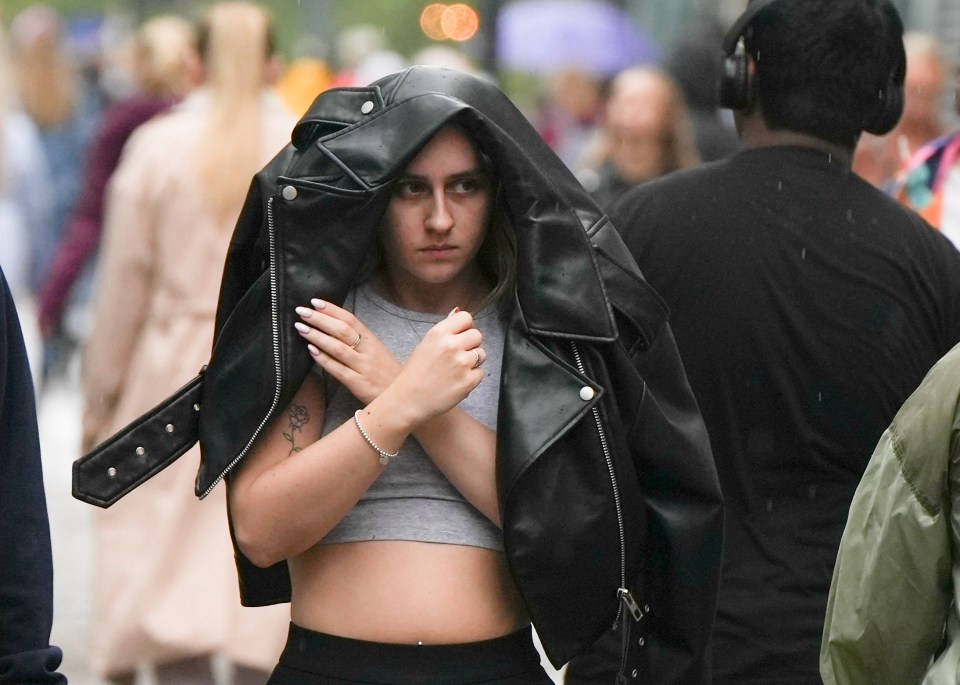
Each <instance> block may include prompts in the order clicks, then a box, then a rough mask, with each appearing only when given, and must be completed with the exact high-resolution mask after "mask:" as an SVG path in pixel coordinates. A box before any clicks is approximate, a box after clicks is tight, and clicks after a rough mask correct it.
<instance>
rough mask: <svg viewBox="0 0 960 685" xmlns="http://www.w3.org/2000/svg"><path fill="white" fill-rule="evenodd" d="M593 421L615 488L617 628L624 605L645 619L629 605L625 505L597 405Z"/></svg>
mask: <svg viewBox="0 0 960 685" xmlns="http://www.w3.org/2000/svg"><path fill="white" fill-rule="evenodd" d="M570 346H571V347H572V348H573V359H574V361H575V362H576V364H577V369H578V370H579V371H580V373H581V374H583V375H586V373H587V372H586V369H585V368H584V366H583V359H581V357H580V350H579V349H578V348H577V343H575V342H572V341H571V342H570ZM593 420H594V421H595V422H596V424H597V434H598V435H599V436H600V447H601V448H602V449H603V458H604V461H606V463H607V473H609V474H610V485H611V487H612V488H613V504H614V507H616V511H617V529H618V530H617V532H618V533H619V534H620V587H619V588H618V590H617V597H618V598H619V599H620V603H619V604H618V606H617V615H616V617H615V618H614V620H613V627H614V628H616V627H617V623H619V621H620V612H621V610H622V608H623V606H624V605H626V606H627V609H628V610H629V611H630V613H631V614H632V615H633V617H634V618H635V619H636V620H638V621H639V620H640V618H642V617H643V612H640V617H639V618H638V617H637V615H636V614H635V613H634V612H633V610H632V609H631V608H630V604H628V603H627V600H628V599H629V601H630V602H632V603H633V605H634V606H636V607H637V609H638V610H639V608H640V607H639V606H638V605H637V603H636V601H634V599H633V595H631V594H630V590H628V589H627V541H626V534H625V532H624V523H623V504H622V502H621V501H620V485H619V484H618V483H617V474H616V471H614V469H613V457H612V456H611V454H610V446H609V445H608V444H607V434H606V431H604V429H603V421H601V420H600V407H599V406H596V405H594V407H593Z"/></svg>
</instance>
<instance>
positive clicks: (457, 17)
mask: <svg viewBox="0 0 960 685" xmlns="http://www.w3.org/2000/svg"><path fill="white" fill-rule="evenodd" d="M420 28H421V29H422V30H423V32H424V33H425V34H426V35H427V37H428V38H431V39H433V40H454V41H458V42H462V41H465V40H470V39H471V38H473V37H474V36H475V35H476V33H477V31H478V30H479V29H480V15H478V14H477V11H476V10H475V9H473V8H472V7H471V6H470V5H467V4H464V3H455V4H453V5H447V4H445V3H439V2H435V3H431V4H429V5H427V6H426V7H424V8H423V11H422V12H421V13H420Z"/></svg>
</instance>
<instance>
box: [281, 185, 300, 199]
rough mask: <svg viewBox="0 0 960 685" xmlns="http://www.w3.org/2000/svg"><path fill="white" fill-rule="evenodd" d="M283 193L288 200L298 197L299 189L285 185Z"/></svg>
mask: <svg viewBox="0 0 960 685" xmlns="http://www.w3.org/2000/svg"><path fill="white" fill-rule="evenodd" d="M281 193H282V194H283V199H284V200H287V201H288V202H289V201H291V200H296V199H297V189H296V188H294V187H293V186H283V190H282V191H281Z"/></svg>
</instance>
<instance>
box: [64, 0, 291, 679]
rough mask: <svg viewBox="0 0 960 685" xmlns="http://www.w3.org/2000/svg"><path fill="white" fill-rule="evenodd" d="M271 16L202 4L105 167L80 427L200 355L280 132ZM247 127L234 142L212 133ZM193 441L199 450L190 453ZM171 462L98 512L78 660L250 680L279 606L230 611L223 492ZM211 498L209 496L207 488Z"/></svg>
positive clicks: (136, 404) (116, 415) (134, 404)
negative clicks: (190, 60) (224, 666)
mask: <svg viewBox="0 0 960 685" xmlns="http://www.w3.org/2000/svg"><path fill="white" fill-rule="evenodd" d="M271 32H272V29H271V22H270V18H269V16H268V14H267V13H266V11H265V10H264V9H262V8H261V7H259V6H257V5H253V4H249V3H243V2H240V3H234V2H228V3H220V4H216V5H214V6H212V7H211V8H210V10H209V11H208V13H207V14H206V15H205V17H204V19H203V21H202V22H201V24H200V26H199V31H198V44H197V48H198V50H197V54H198V55H199V59H200V68H201V75H202V84H201V85H200V87H199V88H198V89H197V90H195V91H194V92H193V93H191V94H190V95H189V96H188V97H187V98H186V99H185V100H184V101H183V102H181V103H180V104H179V105H176V106H175V107H173V108H172V109H171V110H170V111H169V112H167V113H164V114H161V115H159V116H157V117H156V118H154V119H151V120H150V121H149V122H147V123H145V124H143V125H142V126H140V127H139V128H138V129H137V130H136V131H135V132H134V133H133V135H132V136H131V137H130V139H129V141H128V143H127V145H126V146H125V148H124V151H123V155H122V158H121V161H120V164H119V167H118V169H117V171H116V172H115V174H114V175H113V176H112V178H111V180H110V184H109V187H108V196H107V200H106V210H105V225H104V246H103V250H104V252H103V257H102V260H103V261H102V262H101V268H100V270H99V282H98V289H97V291H96V293H95V296H94V325H93V327H92V330H91V334H90V338H89V340H88V343H87V346H86V349H85V351H84V358H83V393H84V400H85V406H84V417H83V440H84V445H85V446H89V445H91V444H93V443H95V442H97V441H99V440H103V439H104V438H105V437H107V436H109V435H110V434H111V433H113V432H114V431H115V430H116V429H117V428H118V427H120V426H122V425H124V424H125V423H127V422H129V421H131V420H133V419H134V418H136V417H137V416H139V415H140V414H141V413H143V411H144V410H145V409H147V408H148V407H150V406H152V404H153V403H155V402H156V401H158V400H159V399H162V398H163V397H164V396H165V395H166V394H167V393H168V392H170V391H172V390H174V389H175V388H176V386H177V382H178V381H177V378H178V376H180V375H182V374H186V373H187V372H188V370H189V371H190V372H193V371H195V370H196V369H197V368H199V367H200V366H201V365H202V364H203V363H204V361H205V360H206V359H207V358H208V356H209V350H210V346H211V342H212V334H213V320H214V313H215V308H216V301H217V291H218V289H219V284H220V271H221V266H220V265H222V264H223V260H224V256H225V254H226V252H227V246H228V244H229V242H230V233H231V230H232V228H233V224H234V222H235V220H236V215H237V213H238V212H239V211H240V205H241V203H242V200H243V195H244V193H245V192H246V189H247V187H248V185H249V179H250V176H251V174H253V173H254V172H255V171H256V169H257V168H259V167H260V166H262V165H263V163H264V162H265V161H266V160H267V159H268V157H269V155H270V153H271V151H273V150H275V149H277V147H279V146H281V145H283V144H284V143H285V142H286V140H288V136H289V131H290V127H291V126H292V124H293V121H292V119H291V118H290V117H289V115H288V114H287V113H286V111H285V109H284V108H283V106H282V105H281V104H280V103H279V102H278V101H277V100H276V99H275V97H274V96H272V95H271V93H270V90H269V85H270V83H271V82H272V79H273V77H274V74H275V72H276V58H275V56H274V49H273V44H272V38H271ZM229 140H243V141H244V144H243V145H235V146H231V145H224V144H222V141H229ZM194 454H196V453H194ZM189 471H190V467H189V466H188V464H187V461H186V460H185V461H183V462H181V463H180V464H177V465H175V466H173V467H171V468H169V469H167V470H165V471H164V472H163V473H162V474H160V475H159V476H157V478H156V479H155V480H153V481H152V482H151V483H150V484H149V485H148V486H147V487H145V488H144V490H143V491H141V492H140V493H139V496H138V497H136V498H131V499H130V500H128V501H125V502H123V503H122V504H121V505H118V506H117V507H115V508H113V509H111V510H109V511H106V512H98V514H99V516H97V517H96V518H95V520H94V535H95V544H96V553H95V557H94V564H95V588H94V600H95V601H94V620H93V635H92V639H91V651H90V659H91V664H92V667H93V669H94V671H95V672H96V673H98V674H99V675H101V676H102V677H104V678H106V679H108V680H109V681H110V682H111V683H132V682H134V680H135V673H136V671H137V670H138V668H140V667H142V666H143V665H148V666H152V667H153V669H154V670H155V671H156V680H157V681H159V682H160V683H171V684H176V685H185V684H186V683H212V682H213V681H214V668H213V667H214V666H215V665H216V664H215V663H214V662H213V661H212V657H217V660H218V661H226V662H227V663H230V664H232V665H233V666H234V671H235V674H234V682H235V683H251V684H254V683H260V684H262V683H263V682H264V681H265V680H266V678H267V672H268V671H269V669H270V668H271V667H272V665H273V664H274V663H275V661H276V658H277V655H278V654H279V651H280V647H281V646H282V643H283V632H284V629H285V627H286V623H287V618H288V616H287V613H286V612H285V611H284V610H283V609H281V608H279V607H277V608H273V609H260V610H256V611H254V610H249V611H247V610H242V609H241V608H240V606H239V601H238V599H239V598H238V596H237V592H236V589H235V587H234V586H233V582H232V580H233V576H234V571H233V568H232V564H231V561H230V559H231V556H232V553H231V546H230V538H229V533H228V530H227V527H226V526H225V525H224V521H223V507H224V500H223V499H222V496H221V497H218V498H211V499H212V501H209V502H204V503H197V502H196V501H195V500H194V499H193V498H192V497H191V496H190V494H189V488H190V483H191V482H192V474H191V473H190V472H189ZM218 500H219V501H218Z"/></svg>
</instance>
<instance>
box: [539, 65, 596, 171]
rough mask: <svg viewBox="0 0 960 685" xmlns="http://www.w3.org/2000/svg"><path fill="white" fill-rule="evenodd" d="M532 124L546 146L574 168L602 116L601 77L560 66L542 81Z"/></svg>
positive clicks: (581, 69)
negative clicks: (542, 88)
mask: <svg viewBox="0 0 960 685" xmlns="http://www.w3.org/2000/svg"><path fill="white" fill-rule="evenodd" d="M544 85H545V89H544V92H543V93H542V98H543V99H542V102H541V103H540V105H539V106H538V108H537V110H536V111H535V112H534V113H533V116H532V118H533V121H534V125H535V126H536V127H537V130H538V131H539V132H540V135H541V136H542V137H543V139H544V140H545V141H547V145H549V146H550V147H551V148H553V151H554V152H556V153H557V156H558V157H559V158H560V159H561V160H563V163H564V164H566V165H567V166H568V167H569V168H571V169H573V168H574V167H575V166H576V164H577V160H578V159H580V158H581V157H582V156H583V154H584V152H585V151H586V150H587V148H588V146H589V145H590V144H591V141H592V139H593V137H594V133H595V132H596V130H597V126H599V125H600V121H601V119H602V117H603V85H604V84H603V79H601V78H600V77H599V76H597V75H596V74H594V73H592V72H590V71H588V70H586V69H583V68H580V67H572V66H569V67H562V68H559V69H557V70H556V71H554V72H552V73H550V74H548V75H547V76H546V77H545V81H544Z"/></svg>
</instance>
